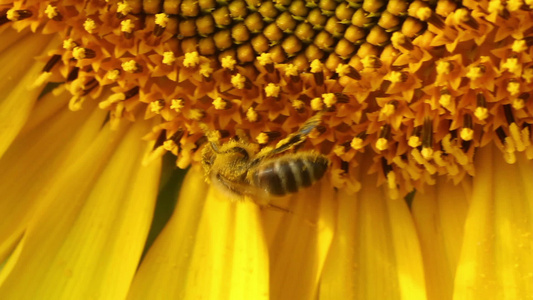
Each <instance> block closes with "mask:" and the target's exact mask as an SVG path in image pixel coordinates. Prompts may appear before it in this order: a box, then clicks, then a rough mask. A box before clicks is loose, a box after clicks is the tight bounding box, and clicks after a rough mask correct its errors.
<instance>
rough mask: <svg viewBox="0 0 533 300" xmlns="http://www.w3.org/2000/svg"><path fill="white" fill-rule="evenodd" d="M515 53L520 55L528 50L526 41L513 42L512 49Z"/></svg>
mask: <svg viewBox="0 0 533 300" xmlns="http://www.w3.org/2000/svg"><path fill="white" fill-rule="evenodd" d="M511 49H512V50H513V52H516V53H520V52H524V51H526V50H527V49H528V47H527V43H526V41H524V40H516V41H514V42H513V46H512V47H511Z"/></svg>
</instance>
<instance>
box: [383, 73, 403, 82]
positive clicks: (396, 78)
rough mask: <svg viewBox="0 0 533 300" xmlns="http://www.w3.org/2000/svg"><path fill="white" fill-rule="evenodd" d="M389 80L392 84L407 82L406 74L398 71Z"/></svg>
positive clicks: (391, 74)
mask: <svg viewBox="0 0 533 300" xmlns="http://www.w3.org/2000/svg"><path fill="white" fill-rule="evenodd" d="M387 79H388V80H390V81H391V82H392V83H398V82H403V81H405V79H404V74H403V73H402V72H398V71H392V72H390V73H389V75H388V76H387Z"/></svg>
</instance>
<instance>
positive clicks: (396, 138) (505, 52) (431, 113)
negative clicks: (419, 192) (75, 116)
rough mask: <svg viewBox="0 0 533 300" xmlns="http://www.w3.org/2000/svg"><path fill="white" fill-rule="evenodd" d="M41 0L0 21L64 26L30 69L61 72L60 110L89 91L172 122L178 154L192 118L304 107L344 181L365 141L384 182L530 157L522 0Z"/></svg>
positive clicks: (186, 147)
mask: <svg viewBox="0 0 533 300" xmlns="http://www.w3.org/2000/svg"><path fill="white" fill-rule="evenodd" d="M48 2H50V1H48ZM48 2H46V3H44V4H43V3H41V2H39V1H19V0H16V1H14V3H11V4H9V3H8V4H4V8H3V9H4V23H2V24H3V25H2V26H12V27H13V28H15V29H16V30H18V31H22V30H23V29H25V28H28V29H30V30H32V31H37V32H44V33H47V34H49V33H53V34H55V35H57V36H58V40H59V41H63V43H62V45H58V46H57V48H56V49H50V51H49V52H48V54H47V55H48V57H44V59H45V60H47V62H46V65H45V67H44V68H43V72H42V73H41V75H40V76H39V77H38V79H37V80H36V81H35V83H43V84H46V83H47V81H52V80H53V81H55V82H65V84H64V85H63V86H64V87H65V88H66V89H67V90H68V91H69V92H70V93H71V94H72V95H73V96H72V98H71V101H70V103H69V107H70V108H71V109H76V110H77V109H83V106H84V105H85V104H84V103H85V102H89V101H93V99H98V100H96V101H97V103H98V107H99V109H103V110H106V111H108V116H109V118H110V123H111V124H119V123H122V120H132V121H133V120H135V119H138V117H136V116H140V115H143V114H144V117H146V118H155V119H154V124H156V123H157V125H154V128H153V132H154V136H165V135H166V136H168V135H167V134H169V132H172V131H173V130H177V129H178V128H179V129H180V130H183V136H184V137H187V139H185V138H183V139H174V138H168V142H165V143H167V144H169V145H167V146H165V145H161V142H158V143H159V144H158V145H159V146H158V147H156V149H158V150H154V151H171V152H172V153H174V154H175V155H176V156H177V164H178V165H179V166H182V167H187V166H188V165H189V164H198V163H199V162H198V160H199V159H200V158H199V157H200V155H198V154H197V149H199V147H198V145H200V144H201V143H202V142H203V140H202V138H201V132H199V131H201V130H199V128H200V127H202V126H203V125H205V126H207V128H210V129H214V130H215V131H218V130H221V129H223V130H224V131H225V132H227V135H229V136H225V137H228V139H231V137H232V136H235V135H238V132H244V133H246V134H249V135H250V137H252V138H253V137H255V136H257V135H258V134H259V133H262V134H259V136H257V142H259V143H260V144H261V145H266V144H268V143H270V142H272V141H273V140H276V139H278V138H279V137H282V136H284V137H287V136H291V134H293V133H294V131H295V128H297V127H299V125H300V126H301V124H302V123H304V122H306V120H309V119H310V118H315V117H314V116H317V117H316V118H320V122H319V123H320V124H319V125H317V126H316V128H315V129H314V130H312V132H311V133H310V134H309V141H307V142H305V143H302V145H301V147H302V149H303V150H314V151H316V152H320V153H322V154H323V155H326V156H328V159H330V161H331V166H332V172H331V173H332V174H343V175H342V176H344V177H346V178H349V180H352V181H355V180H356V179H355V176H353V178H352V175H351V173H350V172H347V171H346V170H352V169H353V168H357V167H359V166H360V162H359V161H358V160H359V159H360V158H359V157H358V156H357V155H356V153H358V152H364V153H365V155H369V156H372V157H371V159H370V161H371V162H370V164H371V166H370V168H369V170H372V172H375V171H376V170H378V172H381V177H380V178H381V181H382V182H383V184H387V183H386V182H388V184H389V190H390V192H391V193H393V194H398V193H399V194H401V195H405V194H406V193H407V192H409V191H412V190H413V189H415V187H416V188H422V187H423V185H424V184H433V183H434V180H435V176H436V174H446V175H447V176H449V177H450V178H452V179H453V180H454V181H455V182H457V181H459V180H460V179H461V178H462V177H464V175H465V174H474V173H475V172H476V170H475V164H474V162H475V153H477V148H480V147H486V146H490V145H491V144H495V145H497V146H498V147H499V149H500V150H501V152H502V155H503V157H504V158H505V160H506V161H508V162H515V161H518V156H519V155H521V152H524V155H526V157H527V158H529V159H533V146H532V145H531V140H530V139H531V136H530V133H529V130H530V127H531V126H530V125H531V120H533V112H532V110H531V101H532V100H531V99H533V98H532V96H533V84H532V83H533V66H532V62H533V55H532V53H531V46H532V44H533V43H532V41H533V31H532V30H529V29H530V28H531V25H532V24H531V22H532V18H531V6H532V5H533V2H532V0H525V1H524V0H509V1H502V0H488V1H473V2H472V1H470V2H468V1H451V0H440V1H433V2H432V1H405V0H390V1H382V0H379V1H376V0H365V1H355V0H354V1H352V0H350V1H347V2H343V1H340V2H339V1H332V0H321V1H300V0H298V1H282V0H275V1H262V2H261V1H260V2H254V1H251V2H250V1H241V0H236V1H210V0H206V1H192V0H191V1H189V0H186V1H181V2H179V1H178V2H175V1H174V2H173V1H162V2H160V3H159V2H157V1H156V2H157V3H159V4H157V5H156V4H155V3H156V2H154V1H144V2H143V1H140V2H139V1H119V2H115V3H112V2H111V1H94V2H91V3H90V4H87V5H83V4H81V3H78V4H76V3H74V4H72V3H70V2H69V3H70V4H68V5H67V4H65V3H63V2H62V1H52V2H50V4H49V3H48ZM474 2H475V3H474ZM32 12H33V13H32ZM45 56H46V55H45ZM39 59H42V58H39ZM102 95H109V96H106V97H103V96H102ZM155 120H157V122H155ZM313 120H314V119H313ZM202 124H203V125H202ZM170 143H174V144H172V145H170ZM165 147H166V148H165ZM178 149H179V151H178ZM528 149H529V150H528ZM528 153H529V154H528ZM332 176H333V175H332ZM334 182H335V183H334V184H336V187H337V188H342V187H343V184H344V183H343V182H346V180H337V181H334Z"/></svg>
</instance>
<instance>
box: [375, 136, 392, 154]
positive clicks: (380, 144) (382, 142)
mask: <svg viewBox="0 0 533 300" xmlns="http://www.w3.org/2000/svg"><path fill="white" fill-rule="evenodd" d="M387 148H389V141H387V139H386V138H379V139H378V140H377V141H376V149H378V150H379V151H384V150H387Z"/></svg>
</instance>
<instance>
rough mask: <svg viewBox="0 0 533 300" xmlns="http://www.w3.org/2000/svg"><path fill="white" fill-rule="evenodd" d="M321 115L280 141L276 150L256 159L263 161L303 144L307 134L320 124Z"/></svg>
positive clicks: (317, 115) (315, 116)
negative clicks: (265, 158)
mask: <svg viewBox="0 0 533 300" xmlns="http://www.w3.org/2000/svg"><path fill="white" fill-rule="evenodd" d="M322 115H323V112H319V113H317V114H316V115H314V116H312V117H311V118H309V120H307V121H306V122H305V123H304V124H303V125H302V127H300V129H299V130H298V131H297V132H296V133H293V134H291V135H289V136H288V137H287V138H285V139H283V140H282V141H280V142H279V143H278V145H277V146H276V148H274V149H273V150H271V151H269V152H267V153H265V154H263V155H261V157H260V158H258V159H263V158H264V157H268V156H273V155H276V154H279V153H281V152H284V151H287V150H288V149H290V148H292V147H294V146H296V145H299V144H301V143H303V142H304V141H305V139H306V138H307V136H308V135H309V133H311V131H312V130H313V129H315V128H316V127H317V126H318V125H319V124H320V122H321V120H322Z"/></svg>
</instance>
